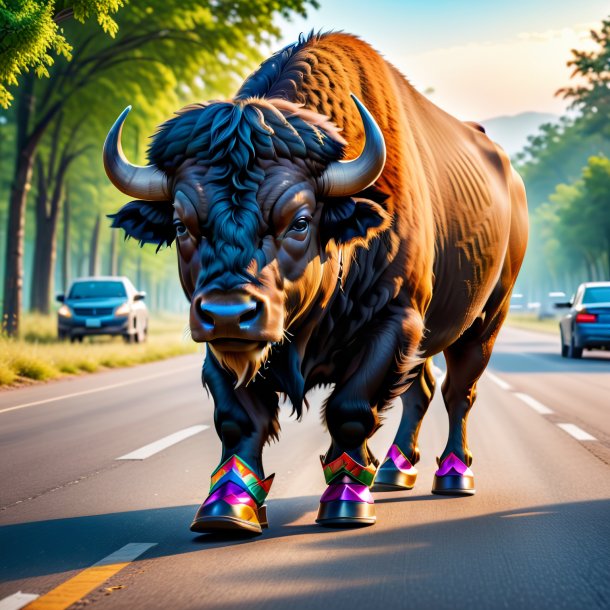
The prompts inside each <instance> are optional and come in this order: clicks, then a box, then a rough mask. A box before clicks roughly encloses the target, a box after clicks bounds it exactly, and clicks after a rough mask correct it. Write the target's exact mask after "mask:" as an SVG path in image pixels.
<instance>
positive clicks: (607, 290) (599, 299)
mask: <svg viewBox="0 0 610 610" xmlns="http://www.w3.org/2000/svg"><path fill="white" fill-rule="evenodd" d="M582 302H583V303H584V304H586V305H589V304H593V303H610V286H596V287H595V288H587V289H586V290H585V295H584V296H583V298H582Z"/></svg>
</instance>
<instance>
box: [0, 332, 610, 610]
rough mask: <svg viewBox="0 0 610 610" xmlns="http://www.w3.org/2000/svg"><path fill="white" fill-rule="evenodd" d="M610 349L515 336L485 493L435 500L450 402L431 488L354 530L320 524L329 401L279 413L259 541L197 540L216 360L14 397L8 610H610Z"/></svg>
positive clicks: (385, 498) (478, 450)
mask: <svg viewBox="0 0 610 610" xmlns="http://www.w3.org/2000/svg"><path fill="white" fill-rule="evenodd" d="M609 356H610V354H595V353H592V354H585V357H584V358H583V360H582V361H568V360H565V359H561V358H560V357H559V341H558V339H557V338H556V337H554V336H552V335H545V334H540V333H535V332H531V331H523V330H517V329H513V328H505V329H504V330H503V331H502V333H501V335H500V337H499V340H498V344H497V346H496V351H495V353H494V356H493V359H492V363H491V366H490V368H489V374H487V373H486V374H485V376H484V377H483V378H482V380H481V382H480V384H479V397H478V400H477V404H476V406H475V408H474V410H473V412H472V415H471V417H470V425H469V437H470V445H471V449H472V451H473V453H474V458H475V461H474V464H473V470H474V473H475V477H476V485H477V494H476V495H475V496H473V497H469V498H448V497H443V496H433V495H431V494H430V487H431V483H432V477H433V474H434V470H435V467H436V464H435V458H436V456H437V455H439V454H440V452H441V451H442V449H443V446H444V442H445V435H446V430H447V423H446V415H445V411H444V407H443V405H442V401H441V400H440V396H439V395H437V396H435V398H434V401H433V403H432V405H431V408H430V411H429V413H428V415H427V417H426V420H425V422H424V425H423V428H422V432H421V436H420V447H421V452H422V460H421V462H420V464H419V465H418V468H419V471H420V474H419V479H418V482H417V484H416V487H415V489H413V490H412V491H410V492H402V493H397V494H392V493H378V494H375V498H376V510H377V524H376V525H375V526H373V527H370V528H364V529H356V530H339V529H322V528H320V527H318V526H316V525H315V523H314V519H315V514H316V510H317V505H318V499H319V496H320V494H321V493H322V492H323V490H324V481H323V477H322V473H321V468H320V464H319V460H318V455H320V454H321V453H323V452H324V451H325V449H326V447H327V443H328V438H327V435H326V433H325V432H324V430H323V429H322V426H321V425H320V421H319V410H318V406H319V402H320V400H321V397H322V394H321V393H320V392H316V393H315V394H314V395H313V397H312V401H311V403H312V408H311V409H310V411H309V413H308V414H307V415H306V416H305V417H304V420H303V421H302V422H296V421H293V420H291V419H290V417H289V409H288V408H286V409H285V410H283V411H282V415H281V421H282V427H283V432H282V437H281V439H280V442H279V443H275V444H273V445H271V446H270V447H269V448H268V449H267V450H266V459H265V463H266V470H267V472H268V473H271V472H274V471H275V472H276V473H277V474H276V479H275V482H274V485H273V487H272V490H271V494H270V496H269V499H268V505H269V518H270V528H269V530H267V531H265V533H264V534H263V535H262V536H260V537H258V538H255V539H251V540H230V539H228V540H227V539H222V538H218V537H206V536H197V535H194V534H192V533H191V532H190V531H189V530H188V526H189V524H190V520H191V518H192V516H193V514H194V512H195V510H196V509H197V507H198V505H199V503H200V502H201V501H202V500H203V499H204V497H205V495H206V491H207V486H208V481H209V474H210V473H211V471H212V470H213V468H214V467H215V466H216V464H217V460H218V455H219V441H218V439H217V437H216V434H215V432H214V430H213V423H212V422H213V418H212V404H211V401H210V399H209V398H208V397H207V396H206V394H205V393H204V392H203V391H202V389H201V387H200V381H199V369H200V365H201V357H200V356H197V355H195V356H184V357H180V358H176V359H173V360H168V361H165V362H161V363H154V364H148V365H144V366H140V367H137V368H133V369H125V370H120V371H112V372H104V373H98V374H95V375H90V376H87V377H80V378H74V379H71V380H65V381H59V382H55V383H50V384H46V385H39V386H34V387H30V388H26V389H19V390H10V391H5V392H2V393H0V457H1V460H0V506H1V507H2V510H0V578H1V580H2V584H0V600H3V601H0V609H2V610H6V609H16V608H20V607H22V606H23V605H24V603H25V601H24V600H27V599H33V597H34V596H36V595H40V596H41V597H40V598H39V599H38V600H37V601H34V602H33V603H32V604H31V605H30V608H50V609H53V610H59V609H60V608H67V607H69V606H70V603H71V601H70V600H74V599H78V598H79V597H82V600H81V601H79V602H77V603H76V604H75V605H73V606H70V607H72V608H82V607H85V606H87V607H88V608H94V609H95V610H106V609H109V608H113V609H115V608H119V609H123V608H124V609H130V610H133V609H139V608H146V609H156V608H159V609H174V608H175V609H182V608H193V609H195V608H206V609H207V608H217V609H229V608H242V607H248V608H249V609H250V608H253V609H254V608H261V609H262V608H265V609H269V608H290V609H291V610H297V609H301V608H303V609H316V608H333V609H344V608H345V609H347V608H349V609H350V610H353V609H359V608H363V609H365V608H366V609H367V610H368V609H370V608H381V607H386V608H402V607H409V608H415V609H417V608H433V609H436V608H451V609H460V608H472V607H474V608H486V609H487V608H511V609H513V608H553V609H556V608H587V609H589V608H609V607H610V551H609V550H608V545H609V541H610V476H609V475H610V417H608V410H609V409H610V398H609V397H610V357H609ZM438 365H439V367H442V359H440V360H439V361H438ZM398 417H399V409H393V410H392V412H391V413H390V415H389V417H388V419H387V421H386V424H385V425H384V427H383V428H382V429H381V430H380V431H379V432H378V434H377V435H376V436H375V438H374V439H373V442H372V447H373V451H374V452H375V453H376V454H377V455H379V456H381V455H382V454H384V452H385V450H386V449H387V447H388V445H389V443H390V442H391V440H392V438H393V433H394V430H395V428H396V426H397V422H398ZM566 424H568V425H567V426H566ZM195 426H198V427H197V428H195ZM183 430H186V431H187V432H185V433H184V435H185V436H186V435H187V434H191V436H188V438H184V439H183V440H180V441H179V442H176V443H175V444H172V445H171V446H168V447H166V448H164V449H161V448H160V447H159V446H158V445H155V446H153V447H152V448H151V449H150V450H149V452H148V453H152V452H154V451H156V452H154V453H152V454H151V455H150V456H149V457H145V458H144V459H117V458H120V457H123V456H128V455H129V454H130V453H131V452H133V451H135V450H138V449H140V448H142V447H145V446H147V445H149V444H151V443H154V442H156V441H159V440H160V439H163V438H165V437H167V436H168V435H172V434H174V433H177V432H180V431H183ZM170 440H171V439H170ZM173 440H174V441H175V440H177V439H175V438H174V439H173ZM168 442H169V441H168ZM136 457H137V456H136ZM140 457H143V456H142V455H140ZM138 545H139V546H138ZM117 552H119V554H118V555H116V554H115V553H117ZM100 561H101V562H102V564H101V565H98V566H96V567H92V566H94V564H97V563H98V562H100ZM103 564H109V565H106V566H104V565H103ZM89 590H91V592H90V593H87V591H89ZM18 592H20V593H18ZM27 594H29V595H30V596H31V597H29V598H28V597H27V596H26V595H27ZM45 594H46V596H45Z"/></svg>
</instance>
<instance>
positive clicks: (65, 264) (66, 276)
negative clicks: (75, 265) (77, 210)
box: [61, 190, 70, 294]
mask: <svg viewBox="0 0 610 610" xmlns="http://www.w3.org/2000/svg"><path fill="white" fill-rule="evenodd" d="M63 242H64V243H63V252H62V259H61V287H62V290H63V291H64V294H67V292H68V283H69V281H70V198H69V196H68V191H67V190H66V194H65V196H64V227H63Z"/></svg>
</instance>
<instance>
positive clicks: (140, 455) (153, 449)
mask: <svg viewBox="0 0 610 610" xmlns="http://www.w3.org/2000/svg"><path fill="white" fill-rule="evenodd" d="M209 427H210V426H201V425H200V426H191V427H190V428H185V429H184V430H179V431H178V432H174V433H173V434H170V435H169V436H164V437H163V438H161V439H159V440H158V441H155V442H154V443H149V444H148V445H144V447H140V448H139V449H136V450H135V451H132V452H131V453H126V454H125V455H122V456H121V457H118V458H116V459H117V460H145V459H146V458H149V457H150V456H151V455H155V453H159V451H163V449H167V448H168V447H171V446H172V445H175V444H176V443H179V442H180V441H183V440H185V439H187V438H190V437H191V436H194V435H195V434H199V433H200V432H203V431H204V430H207V429H208V428H209Z"/></svg>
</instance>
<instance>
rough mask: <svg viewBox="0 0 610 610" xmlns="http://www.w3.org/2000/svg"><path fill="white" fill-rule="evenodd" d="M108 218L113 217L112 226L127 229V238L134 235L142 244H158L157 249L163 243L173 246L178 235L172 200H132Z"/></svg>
mask: <svg viewBox="0 0 610 610" xmlns="http://www.w3.org/2000/svg"><path fill="white" fill-rule="evenodd" d="M108 218H112V224H111V225H110V226H111V227H113V228H115V229H123V230H124V231H125V239H127V238H128V237H133V238H134V239H137V240H138V241H139V242H140V246H143V245H144V244H157V251H159V249H160V248H161V246H163V245H167V246H171V244H172V242H173V241H174V239H175V237H176V232H175V229H174V224H173V218H174V206H173V204H172V203H171V202H170V201H155V202H154V203H153V202H150V201H132V202H130V203H128V204H127V205H124V206H123V207H122V208H121V209H120V210H119V211H118V212H117V213H116V214H108Z"/></svg>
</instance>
